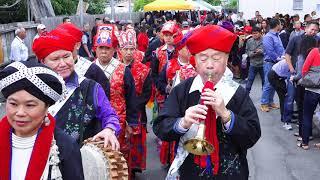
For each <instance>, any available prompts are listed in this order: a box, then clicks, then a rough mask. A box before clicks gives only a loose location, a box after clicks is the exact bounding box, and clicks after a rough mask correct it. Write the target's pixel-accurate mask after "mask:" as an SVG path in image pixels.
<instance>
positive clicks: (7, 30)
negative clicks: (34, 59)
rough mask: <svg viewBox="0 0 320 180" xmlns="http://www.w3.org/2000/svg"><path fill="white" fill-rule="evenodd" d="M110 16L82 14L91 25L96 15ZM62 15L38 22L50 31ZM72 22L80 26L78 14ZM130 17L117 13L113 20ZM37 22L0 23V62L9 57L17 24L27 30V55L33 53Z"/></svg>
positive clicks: (138, 15)
mask: <svg viewBox="0 0 320 180" xmlns="http://www.w3.org/2000/svg"><path fill="white" fill-rule="evenodd" d="M106 16H108V17H110V15H109V14H99V15H84V16H83V22H84V23H89V24H90V26H91V27H93V26H94V20H95V18H96V17H100V18H104V17H106ZM63 17H64V16H56V17H49V18H41V19H40V22H39V23H42V24H44V25H46V27H47V30H48V31H50V30H52V29H54V28H55V27H57V25H59V24H60V23H62V19H63ZM69 17H70V19H71V21H72V23H74V24H75V25H77V26H78V27H79V28H81V24H80V16H69ZM142 17H143V13H140V12H137V13H131V20H132V21H133V22H139V21H140V19H141V18H142ZM128 19H130V14H129V13H118V14H116V15H115V19H114V20H115V21H118V20H128ZM39 23H36V22H33V21H30V22H21V23H10V24H0V64H1V63H3V62H7V61H9V57H10V46H11V42H12V40H13V39H14V37H15V34H14V31H15V29H16V28H17V26H18V24H21V25H22V26H23V27H24V28H25V29H26V31H27V37H26V39H25V40H24V41H25V44H26V45H27V47H28V50H29V55H30V56H31V55H33V52H32V42H33V37H34V36H35V35H36V33H37V25H38V24H39Z"/></svg>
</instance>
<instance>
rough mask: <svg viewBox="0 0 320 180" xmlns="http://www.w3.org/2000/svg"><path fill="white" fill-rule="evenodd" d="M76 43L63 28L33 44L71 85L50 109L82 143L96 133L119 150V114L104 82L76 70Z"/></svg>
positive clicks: (65, 129)
mask: <svg viewBox="0 0 320 180" xmlns="http://www.w3.org/2000/svg"><path fill="white" fill-rule="evenodd" d="M75 44H76V41H75V40H74V39H73V37H72V36H71V35H69V34H68V33H66V31H63V30H62V29H61V28H58V29H55V30H53V31H51V32H50V33H48V34H47V35H46V36H41V37H39V38H38V39H36V40H35V42H34V43H33V47H32V49H33V52H34V53H35V55H36V56H37V58H38V59H39V61H40V62H42V63H43V64H45V65H47V66H48V67H50V68H51V69H53V71H55V72H56V73H58V74H59V75H60V76H62V78H63V79H64V81H65V85H66V87H67V88H66V95H65V96H64V98H63V99H61V100H60V101H58V102H57V103H55V104H54V105H52V106H50V108H49V112H50V113H51V114H52V115H53V116H54V117H55V118H56V119H57V126H58V127H59V128H61V129H63V130H64V131H65V132H67V133H68V134H69V135H71V136H72V137H73V138H74V139H76V140H77V141H78V143H82V141H83V140H85V139H87V138H89V137H92V136H94V137H93V138H94V139H96V138H103V139H104V146H108V145H110V146H111V147H112V149H114V150H118V149H119V148H120V147H119V142H118V140H117V137H116V134H118V133H119V132H120V126H119V119H118V116H117V115H116V112H115V111H114V109H113V108H112V107H111V105H110V103H109V101H108V98H107V96H106V94H105V93H104V91H103V89H102V87H101V85H100V84H98V83H97V82H95V81H93V80H91V79H87V78H85V77H79V75H78V74H77V73H76V72H75V70H74V69H75V68H74V59H73V55H72V51H73V50H74V46H75Z"/></svg>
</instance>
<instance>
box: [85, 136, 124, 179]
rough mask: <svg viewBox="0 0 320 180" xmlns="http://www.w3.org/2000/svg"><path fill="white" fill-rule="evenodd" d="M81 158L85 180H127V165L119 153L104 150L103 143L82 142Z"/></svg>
mask: <svg viewBox="0 0 320 180" xmlns="http://www.w3.org/2000/svg"><path fill="white" fill-rule="evenodd" d="M80 151H81V157H82V165H83V173H84V178H85V180H128V179H129V173H128V165H127V162H126V160H125V158H124V157H123V154H122V153H121V152H119V151H113V150H111V148H110V147H107V148H104V147H103V141H100V140H99V141H97V142H95V141H92V139H91V138H89V139H87V140H85V141H84V143H83V146H82V147H81V150H80Z"/></svg>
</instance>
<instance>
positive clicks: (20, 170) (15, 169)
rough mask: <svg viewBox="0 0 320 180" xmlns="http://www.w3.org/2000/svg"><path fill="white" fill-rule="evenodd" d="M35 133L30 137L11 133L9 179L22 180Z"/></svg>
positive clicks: (35, 136)
mask: <svg viewBox="0 0 320 180" xmlns="http://www.w3.org/2000/svg"><path fill="white" fill-rule="evenodd" d="M36 138H37V134H35V135H34V136H31V137H26V138H22V137H18V136H16V135H15V134H13V133H12V162H11V179H12V180H24V179H25V176H26V173H27V168H28V165H29V161H30V157H31V153H32V150H33V146H34V143H35V141H36Z"/></svg>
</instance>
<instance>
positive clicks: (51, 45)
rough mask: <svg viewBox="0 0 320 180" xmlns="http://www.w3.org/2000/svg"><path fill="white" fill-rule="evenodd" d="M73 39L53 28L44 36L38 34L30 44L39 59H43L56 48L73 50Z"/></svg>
mask: <svg viewBox="0 0 320 180" xmlns="http://www.w3.org/2000/svg"><path fill="white" fill-rule="evenodd" d="M75 44H76V41H75V39H74V38H73V37H72V36H71V35H70V34H68V33H65V32H64V31H61V30H57V29H55V30H53V31H51V32H49V33H48V34H47V35H45V36H40V37H39V38H38V39H36V40H35V41H34V43H33V45H32V50H33V52H34V53H35V54H36V56H37V57H38V59H39V60H41V61H42V60H43V59H44V58H45V57H47V56H48V55H49V54H51V53H52V52H54V51H58V50H66V51H71V52H72V51H73V49H74V45H75Z"/></svg>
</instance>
